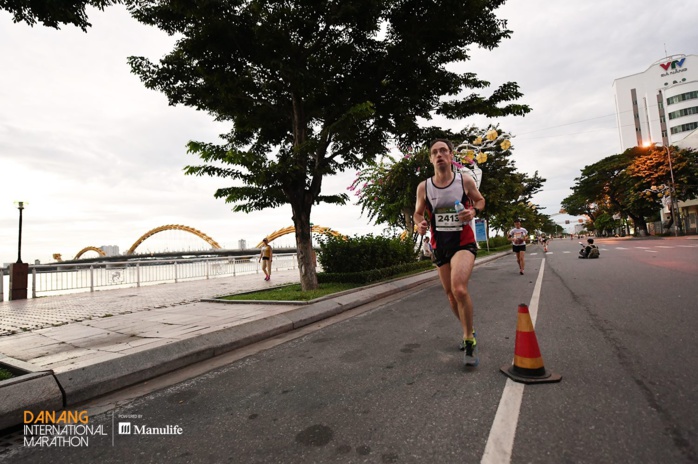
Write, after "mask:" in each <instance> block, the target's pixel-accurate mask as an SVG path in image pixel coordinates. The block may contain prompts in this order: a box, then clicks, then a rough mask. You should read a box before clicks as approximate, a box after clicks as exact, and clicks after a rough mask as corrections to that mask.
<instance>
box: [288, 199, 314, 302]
mask: <svg viewBox="0 0 698 464" xmlns="http://www.w3.org/2000/svg"><path fill="white" fill-rule="evenodd" d="M297 209H298V208H297V207H296V206H293V225H294V227H295V228H296V250H297V253H298V255H297V256H298V272H299V273H300V282H301V289H302V290H303V291H304V292H305V291H309V290H317V288H318V282H317V271H316V270H315V265H316V263H315V253H314V252H313V243H312V233H311V231H310V211H307V212H306V211H297Z"/></svg>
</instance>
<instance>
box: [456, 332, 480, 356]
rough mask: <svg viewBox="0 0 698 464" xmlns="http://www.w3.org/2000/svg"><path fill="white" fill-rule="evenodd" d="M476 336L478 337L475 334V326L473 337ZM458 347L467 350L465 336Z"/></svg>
mask: <svg viewBox="0 0 698 464" xmlns="http://www.w3.org/2000/svg"><path fill="white" fill-rule="evenodd" d="M475 337H477V335H476V334H475V327H473V338H475ZM458 349H459V350H460V351H465V338H464V339H463V340H461V341H460V343H459V344H458Z"/></svg>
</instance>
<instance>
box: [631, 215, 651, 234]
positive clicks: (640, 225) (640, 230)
mask: <svg viewBox="0 0 698 464" xmlns="http://www.w3.org/2000/svg"><path fill="white" fill-rule="evenodd" d="M628 216H630V219H632V220H633V224H635V233H636V235H637V236H638V237H647V236H648V235H649V232H648V231H647V222H646V221H645V218H644V217H642V216H635V215H634V214H628Z"/></svg>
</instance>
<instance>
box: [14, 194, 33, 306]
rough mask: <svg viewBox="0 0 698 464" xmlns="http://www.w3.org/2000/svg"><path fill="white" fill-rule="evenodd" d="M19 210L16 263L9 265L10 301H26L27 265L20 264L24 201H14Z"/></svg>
mask: <svg viewBox="0 0 698 464" xmlns="http://www.w3.org/2000/svg"><path fill="white" fill-rule="evenodd" d="M15 205H17V209H19V240H18V241H17V262H16V263H14V264H10V300H26V299H27V281H28V276H29V265H28V264H27V263H23V262H22V211H23V210H24V207H25V206H26V205H27V202H26V201H15Z"/></svg>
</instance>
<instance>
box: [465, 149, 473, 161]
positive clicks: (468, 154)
mask: <svg viewBox="0 0 698 464" xmlns="http://www.w3.org/2000/svg"><path fill="white" fill-rule="evenodd" d="M465 157H466V159H468V160H470V161H472V159H473V158H475V152H474V151H472V150H466V151H465Z"/></svg>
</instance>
